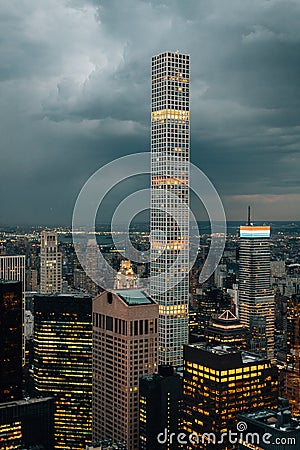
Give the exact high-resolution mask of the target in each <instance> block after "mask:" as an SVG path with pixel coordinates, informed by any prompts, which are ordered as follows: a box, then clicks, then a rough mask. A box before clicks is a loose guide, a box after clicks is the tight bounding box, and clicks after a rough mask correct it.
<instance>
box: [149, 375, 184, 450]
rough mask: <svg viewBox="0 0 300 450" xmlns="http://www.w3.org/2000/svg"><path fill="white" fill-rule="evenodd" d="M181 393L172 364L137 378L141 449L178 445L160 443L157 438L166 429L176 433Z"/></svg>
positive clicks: (179, 382)
mask: <svg viewBox="0 0 300 450" xmlns="http://www.w3.org/2000/svg"><path fill="white" fill-rule="evenodd" d="M182 395H183V393H182V377H181V376H180V375H179V374H178V373H175V372H174V368H173V367H172V366H159V368H158V373H157V374H153V375H148V376H145V377H141V378H140V450H164V449H170V450H171V449H172V450H173V449H177V448H178V447H177V445H176V443H174V444H173V445H170V444H169V443H166V444H160V443H159V442H158V439H157V437H158V435H159V434H160V433H164V432H165V430H166V432H167V433H168V434H169V435H170V434H171V433H175V434H176V435H177V434H178V432H179V431H178V430H179V420H180V417H181V408H182V398H183V397H182ZM162 440H163V439H162Z"/></svg>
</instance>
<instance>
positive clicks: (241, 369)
mask: <svg viewBox="0 0 300 450" xmlns="http://www.w3.org/2000/svg"><path fill="white" fill-rule="evenodd" d="M183 395H184V399H183V431H184V432H185V433H186V434H187V435H188V436H190V435H191V434H192V433H193V438H194V441H193V442H194V443H193V444H191V443H188V445H187V447H185V448H187V449H188V450H191V449H193V448H197V449H199V448H200V449H201V448H202V449H203V448H207V449H213V450H224V449H225V448H226V450H231V449H234V448H236V446H234V445H231V443H230V442H227V441H226V439H225V440H224V442H222V443H221V442H219V441H220V439H221V435H222V433H226V432H227V433H228V432H229V430H231V431H232V432H234V431H236V425H237V418H238V413H240V412H247V411H251V410H258V409H261V408H276V407H277V397H278V376H277V368H276V366H275V365H273V364H272V363H271V361H269V360H267V359H265V358H262V357H260V356H258V355H254V354H252V353H248V352H244V351H240V350H237V349H236V348H235V347H233V346H209V345H207V344H193V345H189V346H185V347H184V373H183ZM210 433H214V436H211V435H210ZM207 434H209V436H210V437H212V440H211V439H210V438H209V436H208V435H207ZM196 436H197V438H196ZM214 437H215V440H214Z"/></svg>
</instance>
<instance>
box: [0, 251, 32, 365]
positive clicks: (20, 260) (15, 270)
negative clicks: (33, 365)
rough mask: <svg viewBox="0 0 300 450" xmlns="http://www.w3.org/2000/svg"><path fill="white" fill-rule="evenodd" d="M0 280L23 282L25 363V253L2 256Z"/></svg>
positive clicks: (23, 351) (0, 258)
mask: <svg viewBox="0 0 300 450" xmlns="http://www.w3.org/2000/svg"><path fill="white" fill-rule="evenodd" d="M0 280H7V281H9V280H13V281H21V283H22V296H23V300H22V327H23V330H22V333H23V344H22V355H23V365H24V364H25V330H24V323H25V287H26V269H25V255H13V256H0Z"/></svg>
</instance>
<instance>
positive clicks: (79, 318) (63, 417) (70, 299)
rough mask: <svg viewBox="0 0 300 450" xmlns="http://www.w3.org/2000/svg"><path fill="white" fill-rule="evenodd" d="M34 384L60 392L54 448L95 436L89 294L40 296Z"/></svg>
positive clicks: (80, 444) (43, 391) (78, 445)
mask: <svg viewBox="0 0 300 450" xmlns="http://www.w3.org/2000/svg"><path fill="white" fill-rule="evenodd" d="M34 387H35V391H36V393H37V395H52V396H53V397H54V398H55V413H54V440H55V445H54V448H60V449H64V450H71V449H72V450H77V449H82V448H85V444H88V443H89V442H91V437H92V436H91V434H92V417H91V412H92V411H91V410H92V298H91V297H90V296H88V295H84V294H74V295H63V294H61V295H37V296H35V298H34Z"/></svg>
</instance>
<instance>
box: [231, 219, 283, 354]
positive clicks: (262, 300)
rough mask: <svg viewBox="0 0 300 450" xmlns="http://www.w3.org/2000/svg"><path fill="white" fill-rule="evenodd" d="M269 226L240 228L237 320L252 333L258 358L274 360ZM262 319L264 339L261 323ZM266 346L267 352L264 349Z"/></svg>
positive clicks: (253, 344)
mask: <svg viewBox="0 0 300 450" xmlns="http://www.w3.org/2000/svg"><path fill="white" fill-rule="evenodd" d="M269 241H270V227H269V226H254V225H252V224H251V223H250V220H249V224H248V225H247V226H241V227H240V247H239V262H240V271H239V308H238V309H239V318H240V320H241V322H242V323H243V324H245V325H246V326H247V327H249V328H251V329H252V331H253V336H252V344H251V340H250V346H251V345H252V346H253V349H255V351H256V352H257V351H258V352H259V353H260V354H261V355H262V356H263V355H267V356H268V357H269V358H273V357H274V329H275V299H274V294H273V293H272V291H271V284H270V275H271V272H270V242H269ZM259 317H262V318H264V319H265V339H262V336H261V332H262V328H261V327H262V324H261V320H259V319H258V318H259ZM265 342H266V343H267V349H266V348H265Z"/></svg>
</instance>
